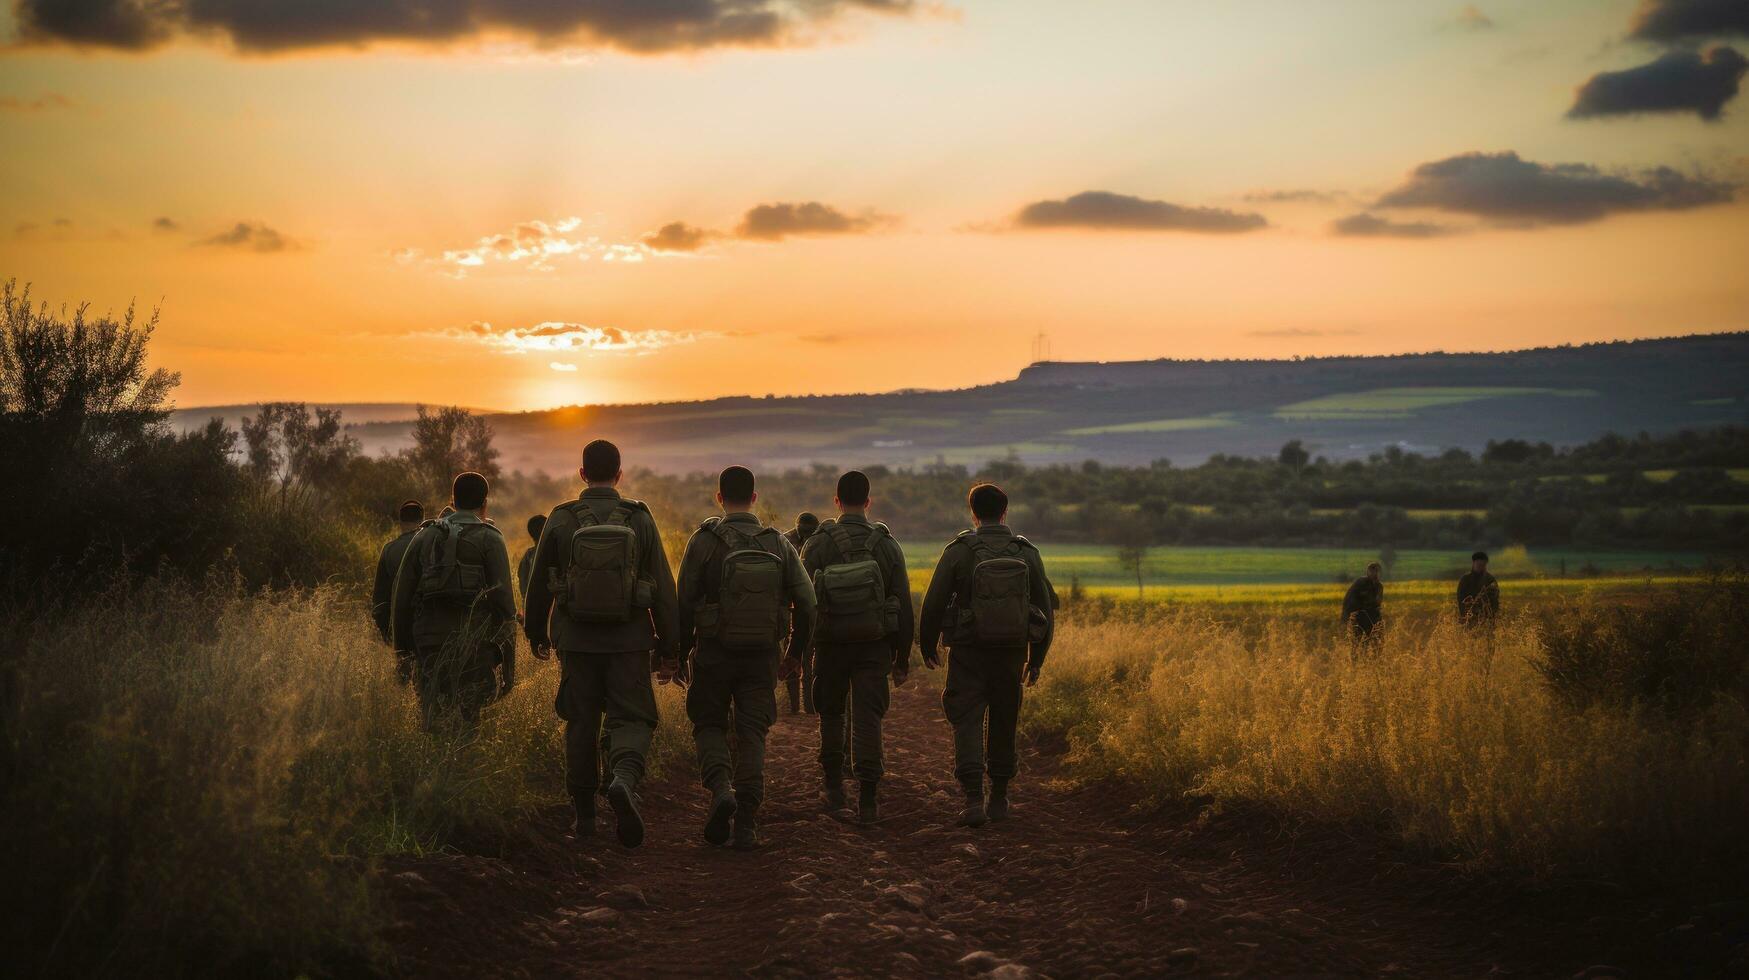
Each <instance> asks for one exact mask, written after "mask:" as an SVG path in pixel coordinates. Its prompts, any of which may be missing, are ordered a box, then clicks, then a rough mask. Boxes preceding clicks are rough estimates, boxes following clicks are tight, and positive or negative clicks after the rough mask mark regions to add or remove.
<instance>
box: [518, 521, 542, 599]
mask: <svg viewBox="0 0 1749 980" xmlns="http://www.w3.org/2000/svg"><path fill="white" fill-rule="evenodd" d="M546 526H547V515H545V514H536V515H534V516H533V517H531V518H529V519H528V539H529V540H530V541H532V542H534V544H531V545H529V546H528V550H527V551H524V552H523V553H522V558H520V559H519V560H518V561H517V562H516V587H517V590H518V593H519V594H520V595H521V596H522V600H523V602H525V603H526V602H527V601H528V577H529V574H530V573H531V572H533V571H534V550H535V548H537V547H538V546H539V545H540V533H541V531H542V530H544V529H545V528H546Z"/></svg>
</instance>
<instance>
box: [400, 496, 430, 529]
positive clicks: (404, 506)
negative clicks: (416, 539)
mask: <svg viewBox="0 0 1749 980" xmlns="http://www.w3.org/2000/svg"><path fill="white" fill-rule="evenodd" d="M399 516H400V519H401V530H403V531H410V530H412V529H413V528H416V527H418V526H419V525H421V524H423V523H425V505H424V504H422V503H420V502H419V501H417V500H403V501H401V510H400V514H399Z"/></svg>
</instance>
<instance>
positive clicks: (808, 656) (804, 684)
mask: <svg viewBox="0 0 1749 980" xmlns="http://www.w3.org/2000/svg"><path fill="white" fill-rule="evenodd" d="M819 529H820V518H819V517H817V516H815V515H814V514H813V513H811V512H809V511H805V510H804V511H802V512H801V513H800V514H797V515H796V526H795V527H792V528H790V529H789V530H787V531H785V532H783V536H784V537H785V538H786V539H788V541H789V543H790V547H792V548H794V549H796V554H798V555H799V554H801V553H802V548H803V547H804V546H806V545H807V543H808V539H809V538H811V537H813V536H814V532H815V531H818V530H819ZM784 686H785V687H786V688H788V689H789V713H790V714H792V715H793V714H796V713H798V712H802V711H806V712H807V713H808V714H810V715H811V714H813V713H814V651H813V650H811V649H810V650H803V651H802V669H801V671H800V672H799V673H797V674H796V675H795V676H793V677H790V678H788V679H787V680H785V681H784Z"/></svg>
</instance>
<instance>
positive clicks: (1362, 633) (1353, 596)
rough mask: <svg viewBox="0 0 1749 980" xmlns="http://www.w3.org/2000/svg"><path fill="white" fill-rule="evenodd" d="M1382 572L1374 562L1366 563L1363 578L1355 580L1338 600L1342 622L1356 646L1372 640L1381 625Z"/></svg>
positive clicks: (1383, 588)
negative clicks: (1340, 603) (1340, 606)
mask: <svg viewBox="0 0 1749 980" xmlns="http://www.w3.org/2000/svg"><path fill="white" fill-rule="evenodd" d="M1382 571H1384V566H1382V565H1380V564H1379V563H1378V562H1376V561H1369V562H1367V563H1366V575H1365V576H1364V577H1362V578H1357V579H1355V580H1354V584H1353V585H1350V586H1349V587H1348V594H1347V595H1346V596H1344V597H1343V598H1342V622H1343V623H1344V624H1346V625H1347V626H1348V630H1349V633H1350V635H1351V636H1353V638H1354V641H1355V642H1356V643H1360V642H1363V641H1367V640H1372V639H1374V638H1376V637H1377V635H1378V630H1379V628H1380V626H1381V624H1383V623H1384V604H1385V584H1384V583H1383V582H1381V581H1379V573H1380V572H1382Z"/></svg>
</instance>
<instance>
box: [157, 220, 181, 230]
mask: <svg viewBox="0 0 1749 980" xmlns="http://www.w3.org/2000/svg"><path fill="white" fill-rule="evenodd" d="M152 230H153V231H163V232H170V231H181V230H182V225H181V224H179V223H178V222H177V221H176V219H175V218H165V217H157V218H153V219H152Z"/></svg>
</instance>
